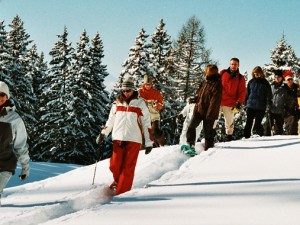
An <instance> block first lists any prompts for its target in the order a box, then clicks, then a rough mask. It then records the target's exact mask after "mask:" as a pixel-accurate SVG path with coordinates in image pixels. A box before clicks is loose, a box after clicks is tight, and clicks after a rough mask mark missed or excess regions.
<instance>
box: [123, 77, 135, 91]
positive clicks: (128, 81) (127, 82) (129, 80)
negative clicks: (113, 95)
mask: <svg viewBox="0 0 300 225" xmlns="http://www.w3.org/2000/svg"><path fill="white" fill-rule="evenodd" d="M122 88H128V89H135V87H134V81H133V77H131V76H128V77H125V78H124V81H123V84H122Z"/></svg>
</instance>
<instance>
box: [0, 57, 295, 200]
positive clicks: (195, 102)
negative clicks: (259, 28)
mask: <svg viewBox="0 0 300 225" xmlns="http://www.w3.org/2000/svg"><path fill="white" fill-rule="evenodd" d="M239 65H240V62H239V59H238V58H232V59H231V60H230V65H229V67H228V68H227V69H224V70H222V71H220V72H219V69H218V67H217V66H216V65H213V64H211V65H208V66H207V67H206V69H205V79H204V80H203V81H202V82H201V83H200V85H199V88H198V90H197V93H196V95H195V96H193V97H190V98H189V102H188V104H187V105H186V107H185V108H184V109H183V110H182V111H181V113H180V114H179V116H178V118H181V119H183V118H184V117H185V118H186V119H185V125H184V127H183V131H182V134H181V137H180V143H181V144H188V145H189V146H190V147H191V148H195V143H196V141H197V139H198V137H199V134H200V131H201V129H203V131H204V132H203V133H204V139H205V144H204V150H208V149H209V148H212V147H213V146H214V140H215V136H216V131H215V129H216V125H217V121H218V119H219V118H220V116H221V115H223V116H224V120H225V132H226V141H231V140H232V139H233V138H232V135H233V132H234V118H235V111H234V110H233V109H237V110H239V109H241V107H242V106H243V105H244V107H245V109H246V115H247V119H246V124H245V127H244V137H245V138H249V137H250V136H251V133H252V129H254V130H255V131H256V133H257V134H258V135H260V136H263V135H265V134H266V132H267V130H266V129H264V126H263V125H262V121H263V118H264V116H265V114H266V113H267V115H269V119H268V121H267V124H268V125H269V129H270V130H273V129H274V134H275V135H282V134H283V130H284V129H283V127H284V126H285V130H286V132H287V134H290V135H297V134H298V119H299V104H298V101H297V97H299V86H298V85H297V84H295V83H294V82H293V79H294V74H293V72H292V71H279V70H277V71H275V72H274V73H275V74H274V82H273V83H272V84H269V82H268V81H267V80H266V78H265V75H264V72H263V70H262V68H261V67H259V66H257V67H255V68H254V69H253V71H252V79H251V80H250V81H249V82H248V84H247V86H246V80H245V77H244V76H243V75H242V74H241V73H240V72H239ZM299 75H300V74H299ZM283 81H285V82H283ZM297 91H298V93H297ZM162 109H163V96H162V95H161V93H160V92H159V91H158V90H155V89H154V85H153V80H152V77H151V76H147V75H146V76H145V77H144V83H143V85H142V87H141V88H140V89H139V90H137V89H136V88H135V84H134V80H133V78H132V77H130V76H128V77H125V79H124V81H123V83H122V88H121V92H120V94H119V95H118V97H117V98H116V100H115V102H114V103H113V104H112V107H111V110H110V113H109V118H108V120H107V122H106V124H105V127H104V128H103V129H102V131H101V133H100V134H99V135H98V137H97V139H96V142H97V144H99V145H100V144H101V143H102V142H103V140H104V139H105V138H106V137H107V136H108V135H109V134H110V133H112V140H113V153H112V156H111V158H110V170H111V172H112V174H113V179H114V180H113V182H112V184H111V185H110V186H109V188H110V189H111V190H112V191H113V194H116V195H119V194H121V193H124V192H127V191H129V190H130V189H131V187H132V183H133V179H134V171H135V167H136V163H137V159H138V154H139V152H140V150H141V149H145V154H149V153H150V152H151V150H152V148H153V147H157V146H164V145H165V144H166V139H165V137H164V134H163V132H162V130H161V129H160V128H159V121H160V113H159V111H160V110H162ZM254 121H255V122H254ZM253 123H254V126H253ZM0 130H1V134H0V205H1V194H2V192H3V189H4V187H5V186H6V184H7V182H8V181H9V179H10V177H11V176H12V175H13V174H14V173H15V169H16V167H17V161H19V162H20V164H21V166H22V171H21V174H20V179H21V180H24V179H26V178H27V177H28V175H29V171H30V170H29V160H30V158H29V154H28V145H27V133H26V129H25V126H24V122H23V120H22V119H21V117H20V116H19V115H18V114H17V113H16V112H15V107H14V105H13V103H12V102H11V101H10V94H9V88H8V86H7V84H6V83H4V82H2V81H0ZM270 130H269V132H270Z"/></svg>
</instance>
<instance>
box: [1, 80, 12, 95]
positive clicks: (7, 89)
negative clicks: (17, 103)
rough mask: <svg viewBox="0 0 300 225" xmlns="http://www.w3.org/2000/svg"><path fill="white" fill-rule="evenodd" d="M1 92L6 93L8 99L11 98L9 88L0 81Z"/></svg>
mask: <svg viewBox="0 0 300 225" xmlns="http://www.w3.org/2000/svg"><path fill="white" fill-rule="evenodd" d="M0 92H2V93H5V94H6V95H7V98H9V97H10V95H9V88H8V86H7V84H6V83H4V82H3V81H0Z"/></svg>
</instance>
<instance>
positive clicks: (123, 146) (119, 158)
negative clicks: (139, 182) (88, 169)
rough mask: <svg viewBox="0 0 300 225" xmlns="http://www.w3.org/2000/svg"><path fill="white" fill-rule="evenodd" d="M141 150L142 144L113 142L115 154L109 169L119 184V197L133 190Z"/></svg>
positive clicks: (117, 192)
mask: <svg viewBox="0 0 300 225" xmlns="http://www.w3.org/2000/svg"><path fill="white" fill-rule="evenodd" d="M140 148H141V144H140V143H136V142H129V141H122V142H121V141H113V154H112V156H111V158H110V166H109V169H110V171H111V172H112V174H113V177H114V180H115V181H116V182H117V183H118V186H117V190H116V194H117V195H118V194H121V193H124V192H126V191H129V190H131V187H132V183H133V178H134V170H135V166H136V162H137V159H138V155H139V152H140Z"/></svg>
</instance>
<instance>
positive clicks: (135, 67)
mask: <svg viewBox="0 0 300 225" xmlns="http://www.w3.org/2000/svg"><path fill="white" fill-rule="evenodd" d="M148 37H149V35H147V34H146V32H145V30H144V29H141V31H140V32H139V35H138V36H137V37H136V39H135V44H134V46H133V47H131V48H130V50H129V54H128V58H127V59H126V60H125V61H124V63H123V64H122V67H123V68H124V69H123V70H122V71H121V73H120V76H119V79H118V81H117V83H116V85H115V86H114V89H113V91H112V94H111V100H114V99H115V98H116V96H117V95H118V94H119V93H120V87H121V85H122V83H123V79H124V76H125V74H129V75H131V76H132V77H133V78H134V80H135V86H136V87H137V88H139V87H140V86H141V85H142V83H143V78H144V75H146V74H147V75H150V76H155V75H156V72H155V71H154V69H153V68H151V66H150V65H151V64H152V65H153V64H154V62H153V63H151V59H150V56H149V51H150V50H149V49H150V44H147V38H148Z"/></svg>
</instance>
